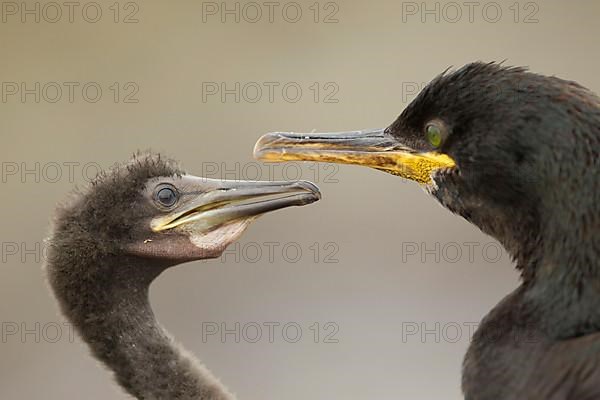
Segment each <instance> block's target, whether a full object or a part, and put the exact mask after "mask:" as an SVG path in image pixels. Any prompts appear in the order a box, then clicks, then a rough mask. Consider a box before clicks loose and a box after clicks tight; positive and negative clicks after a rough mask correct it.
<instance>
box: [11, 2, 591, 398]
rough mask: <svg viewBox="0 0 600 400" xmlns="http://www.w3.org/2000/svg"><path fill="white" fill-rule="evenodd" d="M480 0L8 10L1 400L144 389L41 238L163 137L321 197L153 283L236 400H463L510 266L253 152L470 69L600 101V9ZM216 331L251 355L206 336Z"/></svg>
mask: <svg viewBox="0 0 600 400" xmlns="http://www.w3.org/2000/svg"><path fill="white" fill-rule="evenodd" d="M486 3H487V2H482V3H477V4H476V5H475V6H473V7H474V8H473V9H472V10H471V12H472V13H471V12H470V10H469V8H468V7H467V6H465V5H464V4H463V3H462V2H458V3H449V2H440V3H434V2H428V3H427V4H426V5H424V4H422V3H421V2H404V3H403V2H398V1H371V2H366V1H363V2H359V1H345V0H336V1H334V2H327V1H322V2H317V3H315V1H314V0H310V1H298V2H297V3H293V2H285V1H284V2H274V3H273V5H271V6H269V5H265V4H264V3H263V2H258V3H248V2H241V3H237V6H236V2H233V1H229V0H228V1H226V2H225V3H222V2H220V1H218V2H200V1H175V2H166V1H150V0H141V1H136V2H130V3H128V2H125V1H123V2H120V3H116V5H115V4H114V2H113V1H110V2H109V1H107V2H99V3H93V4H88V3H87V2H81V3H78V2H75V5H74V6H73V9H72V12H73V14H72V16H71V15H69V8H68V7H67V6H64V5H62V2H59V3H48V2H41V3H35V2H25V3H21V2H14V3H13V2H2V3H1V4H0V6H1V7H2V15H1V17H2V20H1V22H0V50H1V52H0V81H1V82H2V99H1V103H0V132H1V135H2V144H1V146H0V160H1V161H2V164H1V165H2V177H1V178H2V183H1V188H2V190H1V193H2V207H1V208H0V214H1V218H2V227H1V228H0V242H1V245H2V254H1V256H2V260H1V261H2V263H1V264H0V320H1V322H2V325H1V332H0V333H1V336H0V397H1V398H2V399H79V398H85V399H90V400H93V399H107V398H114V399H125V398H126V396H125V395H123V394H122V393H121V392H120V390H118V389H117V388H116V386H115V385H114V384H113V383H112V382H111V380H110V378H109V374H108V373H107V372H106V371H104V370H103V369H102V368H101V367H100V366H99V365H98V364H97V363H96V361H95V360H93V359H92V358H91V357H90V356H89V355H88V354H87V349H86V348H85V346H84V345H83V344H82V343H81V342H80V341H79V340H78V339H77V338H72V337H70V335H69V333H70V332H69V327H68V325H65V324H64V321H63V319H62V318H61V317H60V316H59V314H58V312H57V307H56V304H55V302H54V300H53V298H52V297H51V296H50V295H49V293H48V290H47V288H46V285H45V282H44V279H43V275H42V271H41V268H40V267H41V264H42V262H41V259H42V258H43V244H41V243H42V242H41V241H42V240H43V238H44V237H45V235H46V233H47V230H48V221H49V218H50V216H51V214H52V212H53V209H54V207H55V205H56V203H57V202H59V201H61V200H62V199H63V198H64V197H65V195H66V194H67V193H68V192H69V191H70V190H71V189H72V188H73V187H74V186H75V185H76V184H78V185H85V184H86V182H87V180H88V179H87V178H88V177H92V176H93V175H94V174H95V172H96V168H97V167H98V166H101V167H106V166H109V165H111V164H112V163H114V162H117V161H123V160H126V159H127V158H128V157H129V156H130V154H131V153H133V152H134V151H136V150H137V149H149V148H150V149H153V150H155V151H160V152H164V153H165V154H167V155H169V156H171V157H173V158H177V159H178V160H180V161H181V162H182V163H183V165H184V166H185V167H186V169H187V170H188V171H189V172H191V173H195V174H198V175H201V174H205V175H208V176H212V177H217V176H222V177H227V178H238V179H240V178H241V179H243V178H256V177H259V178H262V179H285V178H289V179H294V178H303V179H309V180H314V181H315V182H316V183H317V184H319V186H320V187H321V189H322V191H323V194H324V197H323V200H322V201H320V202H319V203H317V204H314V205H311V206H309V207H303V208H294V209H288V210H284V211H280V212H277V213H273V214H269V215H267V216H265V217H263V218H261V219H260V220H259V221H257V222H256V223H255V224H254V225H253V226H252V227H251V229H250V230H249V231H248V232H247V233H246V234H245V235H244V237H243V238H242V239H241V241H240V243H239V244H238V245H237V247H234V248H232V249H231V250H230V252H229V253H227V254H228V255H227V256H226V257H225V258H224V259H222V260H215V261H211V262H195V263H191V264H187V265H184V266H181V267H179V268H176V269H173V270H171V271H169V272H167V273H166V274H164V275H163V276H162V277H161V278H160V279H158V281H157V282H156V283H155V284H154V286H153V288H152V293H151V297H152V303H153V305H154V308H155V310H156V312H157V314H158V317H159V319H160V320H161V322H162V323H163V324H164V325H165V326H166V327H167V328H168V329H169V330H170V331H171V332H172V333H173V334H174V336H175V337H176V338H177V339H178V340H180V341H181V342H182V343H184V344H185V346H186V347H187V348H188V349H189V350H191V351H192V352H193V353H195V354H196V355H198V357H200V358H201V359H202V360H203V361H204V362H205V363H206V364H207V365H208V366H209V367H210V368H211V369H212V370H213V371H214V372H215V374H217V375H218V376H220V377H221V378H222V380H223V381H224V382H225V383H226V384H227V385H228V386H229V387H230V388H231V390H233V391H234V392H236V393H237V394H238V397H239V398H240V399H245V400H251V399H287V400H295V399H305V398H314V399H326V398H333V399H336V398H339V399H343V398H345V399H365V398H371V399H398V398H401V399H402V398H406V399H460V398H461V392H460V369H461V362H462V357H463V354H464V352H465V350H466V347H467V346H468V343H469V335H470V333H471V330H472V329H473V326H474V325H475V324H476V323H477V322H478V321H479V320H480V319H481V318H482V317H483V316H484V315H485V314H486V312H487V311H488V310H490V309H491V307H493V306H494V305H495V304H496V303H497V302H498V301H499V300H500V299H501V298H502V297H503V296H504V295H505V294H507V293H508V292H509V291H511V290H512V289H513V288H514V287H515V286H516V285H517V282H518V275H517V273H516V272H515V271H514V270H513V268H512V266H511V262H510V260H509V259H508V257H507V256H506V255H505V254H502V253H501V254H498V245H497V244H495V242H493V241H492V240H491V239H490V238H488V237H486V236H485V235H483V234H481V233H480V232H479V231H478V230H477V229H476V228H474V227H472V226H470V225H469V224H467V223H466V222H464V221H463V220H461V219H460V218H458V217H456V216H453V215H451V214H450V213H449V212H447V211H446V210H444V209H442V208H441V207H439V206H438V205H437V204H436V203H435V202H434V200H433V199H431V198H429V197H428V196H427V195H426V194H425V193H424V192H423V191H422V190H421V189H420V188H419V187H418V185H416V184H412V183H406V182H403V181H401V180H400V179H398V178H397V177H394V176H391V175H385V174H383V173H380V172H377V171H372V170H367V169H361V168H358V167H351V166H341V167H336V168H333V169H332V168H329V169H328V168H327V167H326V166H324V165H320V166H315V165H310V164H306V165H301V164H295V165H292V166H290V167H287V168H284V167H283V166H281V165H278V166H272V167H269V166H267V165H264V164H259V163H255V162H254V161H253V160H252V147H253V145H254V142H255V140H256V139H257V137H258V136H259V135H261V134H262V133H265V132H268V131H272V130H295V131H306V130H313V129H316V130H324V131H327V130H347V129H361V128H373V127H381V126H385V125H386V124H388V123H390V122H391V121H392V120H393V119H394V118H395V117H396V115H397V114H399V113H400V111H401V110H402V108H403V107H404V106H405V105H406V104H407V103H408V102H409V101H410V100H411V99H412V98H413V97H414V94H415V92H416V89H415V88H417V87H420V86H421V85H423V84H424V83H425V82H427V81H429V80H430V79H431V78H432V77H433V76H435V75H436V74H438V73H439V72H441V71H443V70H444V69H446V68H447V67H448V66H451V65H454V66H460V65H462V64H464V63H467V62H470V61H475V60H503V59H506V60H507V61H506V62H507V63H508V64H516V65H527V66H530V67H531V69H532V70H534V71H536V72H540V73H544V74H555V75H558V76H561V77H565V78H568V79H573V80H576V81H578V82H580V83H582V84H583V85H586V86H588V87H589V88H590V89H592V90H594V91H596V92H600V77H599V75H598V70H599V69H600V68H599V67H600V58H599V57H598V51H597V50H598V48H597V45H598V37H599V35H600V27H599V25H598V16H599V15H600V3H598V2H592V1H573V2H565V1H562V0H544V1H538V2H525V1H520V2H517V3H515V2H513V1H510V2H497V3H493V4H491V5H487V6H486ZM36 4H37V5H36ZM436 4H437V5H436ZM57 5H58V7H57ZM36 7H37V8H36ZM236 7H237V8H236ZM269 7H272V8H271V10H272V15H271V16H270V15H269V11H270V8H269ZM436 7H437V8H436ZM98 9H100V10H101V11H102V14H101V15H98V14H96V12H97V11H98ZM27 10H30V11H29V12H28V11H27ZM227 10H233V11H231V13H228V12H227ZM258 10H260V13H261V14H260V15H259V14H257V11H258ZM298 10H300V11H301V13H302V14H301V15H299V14H297V12H298ZM427 10H430V11H429V12H427ZM498 11H500V14H499V13H498ZM57 12H61V13H62V15H59V14H57ZM458 12H460V14H458ZM36 18H37V19H39V22H36V21H35V20H36ZM236 18H237V19H239V22H236ZM23 19H24V21H23ZM70 19H71V20H72V22H70ZM222 19H225V21H224V22H223V21H222ZM270 19H271V21H270ZM422 19H425V21H424V22H423V21H422ZM436 19H437V21H436ZM95 20H98V21H97V22H93V21H95ZM136 20H137V22H135V21H136ZM296 20H297V21H296ZM115 21H116V22H115ZM125 21H128V22H129V23H125ZM293 21H296V22H293ZM536 21H537V22H536ZM236 83H237V85H239V86H237V87H236ZM23 84H24V85H25V86H23ZM36 85H39V86H36ZM223 85H224V86H223ZM238 87H239V88H238ZM69 88H72V92H71V93H69ZM98 88H99V89H100V90H101V91H102V93H101V95H100V94H99V93H98V92H97V90H98ZM269 88H272V90H273V91H272V92H270V91H269ZM58 89H60V92H59V91H58ZM258 89H260V92H259V91H258ZM298 89H299V90H300V91H301V92H300V91H299V90H298ZM223 90H225V92H223ZM36 96H37V97H38V99H36ZM222 96H223V97H222ZM236 96H237V99H236ZM236 100H237V101H236ZM28 171H33V172H28ZM272 242H275V244H273V243H272ZM269 249H273V250H272V252H271V251H270V250H269ZM300 253H301V254H300ZM222 323H225V324H226V326H224V328H226V329H229V330H233V331H234V332H235V331H236V330H237V333H238V334H239V336H240V337H239V343H238V342H236V337H235V334H234V333H232V334H227V335H225V338H224V340H223V339H222V338H221V337H220V333H222V332H219V333H217V334H214V335H208V329H214V327H215V326H216V327H217V328H218V329H219V330H221V324H222ZM236 323H239V324H240V325H239V329H236V325H235V324H236ZM269 323H274V324H279V325H277V326H275V328H274V335H273V337H272V340H269V328H268V325H265V324H269ZM315 323H318V328H317V325H314V324H315ZM327 323H330V324H329V325H326V324H327ZM286 324H288V325H286ZM257 326H259V327H261V329H262V337H261V338H259V339H258V340H255V338H256V327H257ZM284 326H287V328H286V329H287V331H286V332H284V331H283V327H284ZM298 327H299V328H300V329H301V330H302V333H301V335H300V337H299V338H297V341H296V336H298V335H297V332H296V330H297V328H298ZM315 332H318V333H319V335H318V337H315ZM203 334H204V335H203ZM254 341H255V343H253V342H254ZM293 341H296V342H295V343H292V342H293ZM271 342H272V343H271ZM315 342H316V343H315ZM336 342H337V343H336Z"/></svg>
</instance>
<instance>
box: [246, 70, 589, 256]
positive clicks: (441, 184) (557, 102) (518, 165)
mask: <svg viewBox="0 0 600 400" xmlns="http://www.w3.org/2000/svg"><path fill="white" fill-rule="evenodd" d="M599 129H600V101H599V100H598V98H597V97H596V96H595V95H594V94H593V93H591V92H589V91H588V90H586V89H585V88H583V87H581V86H579V85H577V84H575V83H573V82H568V81H564V80H561V79H558V78H554V77H545V76H541V75H537V74H533V73H529V72H527V71H526V70H525V69H523V68H514V67H503V66H501V65H498V64H496V63H473V64H469V65H466V66H465V67H463V68H461V69H459V70H457V71H454V72H450V73H448V72H445V73H442V74H441V75H439V76H438V77H437V78H435V79H434V80H433V81H432V82H431V83H430V84H429V85H428V86H426V87H425V89H424V90H423V91H422V92H421V93H420V94H419V95H418V97H416V98H415V99H414V101H412V102H411V103H410V104H409V105H408V106H407V107H406V109H405V110H404V111H403V112H402V113H401V115H400V116H399V117H398V118H397V119H396V120H395V121H394V122H393V123H392V124H391V125H390V126H388V127H387V128H385V129H375V130H368V131H353V132H339V133H285V132H275V133H269V134H267V135H264V136H263V137H261V138H260V139H259V141H258V142H257V144H256V147H255V150H254V154H255V157H256V158H258V159H261V160H265V161H290V160H305V161H325V162H336V163H344V164H357V165H363V166H368V167H372V168H375V169H378V170H382V171H385V172H388V173H391V174H394V175H399V176H401V177H404V178H407V179H410V180H414V181H417V182H419V183H420V184H422V185H424V187H425V188H426V189H427V190H428V191H429V192H430V193H431V194H433V195H434V196H435V197H436V198H437V199H438V200H439V201H440V202H441V203H442V204H443V205H444V206H445V207H447V208H448V209H450V210H451V211H453V212H455V213H458V214H460V215H461V216H463V217H465V218H466V219H467V220H469V221H471V222H472V223H474V224H475V225H477V226H478V227H479V228H481V229H482V230H483V231H484V232H486V233H488V234H490V235H492V236H494V237H495V238H497V239H498V240H499V241H500V242H501V243H502V244H503V245H504V246H505V247H506V249H507V250H508V251H509V252H510V253H511V254H512V255H513V257H515V258H516V259H518V260H521V261H523V262H525V259H531V257H533V256H534V253H536V252H537V250H539V248H540V246H542V244H543V243H542V242H543V239H548V240H550V239H551V238H550V237H549V236H551V234H552V232H551V231H557V230H561V229H562V228H564V227H565V226H568V225H570V224H573V223H580V222H583V221H584V219H585V215H586V214H588V215H589V214H593V213H595V212H597V211H598V210H597V208H598V206H597V205H590V204H588V202H589V201H590V199H593V198H595V199H596V200H598V193H599V191H598V188H597V186H598V179H599V176H598V175H599V171H598V146H599V145H600V132H599ZM594 187H595V188H596V189H594ZM594 190H595V191H594ZM586 197H587V199H586ZM582 202H584V203H585V204H582ZM561 206H562V208H561ZM590 207H592V208H593V207H595V208H594V209H593V210H592V209H590ZM550 223H551V224H552V225H553V226H552V227H550V226H548V224H550ZM588 239H589V238H588ZM547 244H548V243H547ZM546 254H547V253H546Z"/></svg>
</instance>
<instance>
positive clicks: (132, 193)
mask: <svg viewBox="0 0 600 400" xmlns="http://www.w3.org/2000/svg"><path fill="white" fill-rule="evenodd" d="M319 198H320V194H319V191H318V189H317V187H316V186H315V185H313V184H312V183H309V182H304V181H298V182H252V181H224V180H214V179H205V178H198V177H194V176H191V175H185V174H184V172H183V171H182V170H180V169H179V167H178V166H177V165H176V164H175V163H174V162H172V161H168V160H164V159H163V158H161V157H160V156H158V155H143V156H138V157H135V158H134V159H133V160H132V161H131V162H129V163H128V164H125V165H122V166H119V167H116V168H114V169H113V170H112V171H110V172H108V173H106V174H104V175H103V176H100V177H99V178H98V179H97V180H96V181H95V182H93V184H92V185H91V186H90V187H89V189H87V190H86V191H84V192H81V193H77V194H75V196H74V198H73V199H72V200H71V201H70V202H69V203H68V204H67V205H65V206H63V207H62V208H59V210H58V213H57V216H56V220H55V222H54V227H53V231H52V235H51V237H50V239H49V244H50V246H49V254H48V262H47V264H46V271H47V275H48V281H49V283H50V286H51V288H52V291H53V292H54V295H55V296H56V298H57V299H58V302H59V304H60V308H61V310H62V312H63V313H64V315H65V316H66V317H67V318H68V319H69V320H70V321H71V322H72V323H73V325H74V326H75V327H76V329H77V331H78V333H79V334H80V336H81V337H82V338H83V340H84V341H85V342H87V344H88V345H89V347H90V349H91V351H92V353H93V355H94V356H95V357H96V358H98V359H99V360H100V361H102V362H103V363H104V364H105V365H106V366H107V367H108V368H110V369H111V370H112V371H113V372H114V376H115V378H116V380H117V381H118V383H119V384H120V385H121V386H122V387H123V388H124V389H125V390H126V391H127V392H128V393H130V394H131V395H133V396H135V397H136V398H138V399H148V400H150V399H156V400H158V399H161V400H162V399H164V400H166V399H181V400H192V399H194V400H199V399H202V400H216V399H219V400H229V399H233V396H232V395H231V394H230V393H229V392H228V391H227V389H226V388H225V387H224V386H223V385H222V384H221V383H220V382H219V381H218V380H217V379H216V378H215V377H214V376H213V375H212V374H211V373H210V372H209V371H208V370H207V369H206V368H205V367H204V366H203V365H201V364H200V363H199V362H197V361H196V360H195V359H194V358H193V357H192V356H191V355H190V354H189V353H187V352H185V351H183V349H181V348H180V347H179V346H177V345H176V344H175V343H174V341H173V339H172V338H171V337H170V336H169V334H168V333H167V332H166V331H165V330H164V329H163V328H162V327H161V326H160V325H159V323H158V322H157V321H156V319H155V318H154V314H153V312H152V309H151V308H150V304H149V301H148V289H149V286H150V284H151V283H152V281H153V280H154V279H155V278H156V277H157V276H158V275H159V274H160V273H161V272H162V271H164V270H165V269H166V268H168V267H171V266H174V265H177V264H180V263H183V262H187V261H192V260H198V259H206V258H214V257H218V256H219V255H220V254H221V253H222V252H223V251H224V250H225V248H226V247H227V245H229V244H230V243H231V242H232V241H234V240H235V239H237V238H238V237H239V236H240V235H241V234H242V232H243V231H244V229H245V228H246V227H247V226H248V225H249V224H250V223H251V222H252V221H253V220H254V219H256V218H257V217H258V216H259V215H261V214H264V213H266V212H269V211H273V210H277V209H280V208H284V207H289V206H300V205H304V204H309V203H312V202H314V201H316V200H318V199H319Z"/></svg>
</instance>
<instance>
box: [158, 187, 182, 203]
mask: <svg viewBox="0 0 600 400" xmlns="http://www.w3.org/2000/svg"><path fill="white" fill-rule="evenodd" d="M156 199H157V200H158V202H159V203H160V204H161V205H163V206H165V207H172V206H173V205H174V204H175V203H176V202H177V193H175V190H173V189H171V188H168V187H165V188H162V189H160V190H159V191H158V193H156Z"/></svg>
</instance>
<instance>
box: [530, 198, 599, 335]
mask: <svg viewBox="0 0 600 400" xmlns="http://www.w3.org/2000/svg"><path fill="white" fill-rule="evenodd" d="M571 195H573V193H569V194H565V195H564V196H571ZM564 196H563V199H564ZM588 199H589V197H588ZM588 199H585V198H584V200H583V201H586V202H587V201H588ZM571 200H572V201H573V202H572V203H571V204H576V205H577V207H575V208H571V207H567V206H565V207H563V208H562V209H556V211H554V215H553V216H551V217H550V216H548V217H547V218H546V219H545V221H544V222H543V223H542V232H543V235H542V236H541V237H542V240H541V245H540V248H539V251H536V258H535V261H530V265H528V266H526V267H525V269H529V271H531V272H530V273H529V275H530V277H529V278H530V279H529V281H527V280H526V282H525V285H526V286H527V289H528V290H527V296H526V299H527V300H528V301H531V302H532V304H533V305H534V306H535V308H536V309H537V310H538V313H539V316H540V317H541V321H542V327H543V330H544V331H545V332H546V333H547V334H549V336H552V337H556V338H568V337H575V336H581V335H585V334H589V333H593V332H600V235H598V227H599V225H598V224H599V223H600V212H599V211H598V210H596V208H597V206H596V205H595V204H594V205H592V204H590V205H587V206H586V207H584V205H583V204H581V203H580V202H581V201H582V200H581V198H580V199H579V201H580V202H579V203H578V202H575V199H571ZM557 204H560V203H557ZM563 204H564V203H563Z"/></svg>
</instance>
